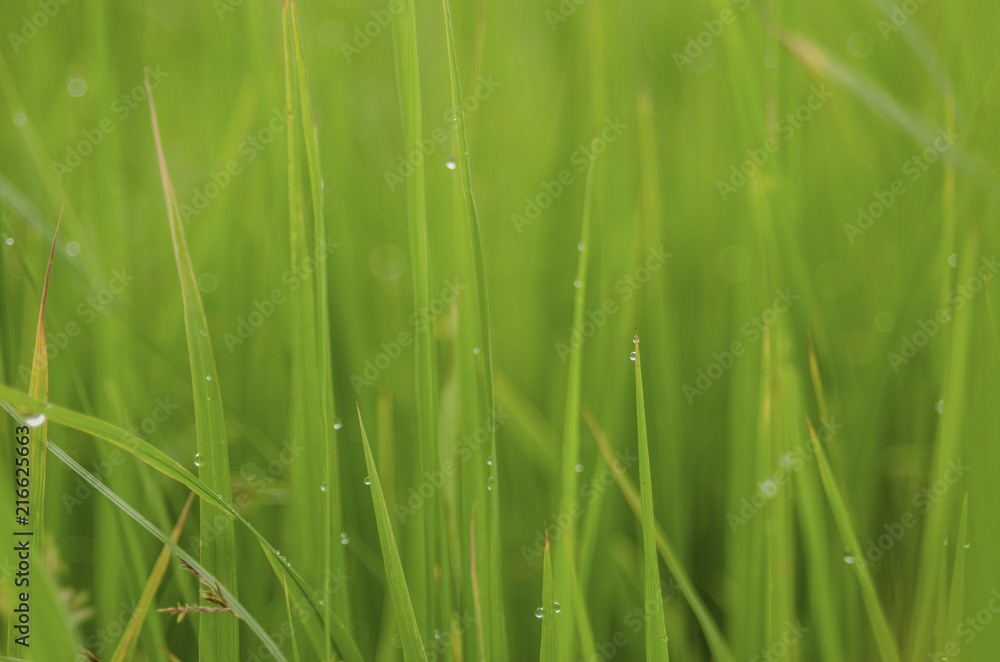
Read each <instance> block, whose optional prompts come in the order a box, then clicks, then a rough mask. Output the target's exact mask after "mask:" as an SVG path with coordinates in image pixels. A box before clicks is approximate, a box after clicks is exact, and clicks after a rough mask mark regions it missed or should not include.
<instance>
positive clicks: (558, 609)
mask: <svg viewBox="0 0 1000 662" xmlns="http://www.w3.org/2000/svg"><path fill="white" fill-rule="evenodd" d="M552 607H553V609H552V611H554V612H555V613H557V614H558V613H559V612H561V611H562V607H561V606H560V605H559V603H558V602H553V603H552Z"/></svg>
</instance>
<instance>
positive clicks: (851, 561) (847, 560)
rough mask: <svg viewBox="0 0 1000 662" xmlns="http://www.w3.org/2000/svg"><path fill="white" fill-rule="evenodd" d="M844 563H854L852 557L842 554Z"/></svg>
mask: <svg viewBox="0 0 1000 662" xmlns="http://www.w3.org/2000/svg"><path fill="white" fill-rule="evenodd" d="M844 563H846V564H848V565H851V564H852V563H854V557H853V556H851V555H850V554H844Z"/></svg>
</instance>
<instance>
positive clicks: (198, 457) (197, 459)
mask: <svg viewBox="0 0 1000 662" xmlns="http://www.w3.org/2000/svg"><path fill="white" fill-rule="evenodd" d="M194 466H196V467H200V466H201V455H199V454H198V453H195V454H194Z"/></svg>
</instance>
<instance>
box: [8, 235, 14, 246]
mask: <svg viewBox="0 0 1000 662" xmlns="http://www.w3.org/2000/svg"><path fill="white" fill-rule="evenodd" d="M7 245H8V246H13V245H14V237H7Z"/></svg>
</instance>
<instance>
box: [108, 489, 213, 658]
mask: <svg viewBox="0 0 1000 662" xmlns="http://www.w3.org/2000/svg"><path fill="white" fill-rule="evenodd" d="M194 496H195V495H194V494H191V495H189V496H188V499H187V501H186V502H185V503H184V508H182V509H181V515H180V517H178V518H177V525H176V526H175V527H174V530H173V531H172V532H171V534H170V539H171V540H172V541H174V543H175V544H176V543H177V541H178V540H180V537H181V531H183V530H184V522H186V521H187V516H188V512H189V511H190V510H191V504H192V503H194ZM169 564H170V547H168V546H164V548H163V551H161V552H160V555H159V557H157V559H156V563H155V564H154V565H153V572H151V573H150V574H149V581H147V582H146V586H145V587H144V588H143V589H142V595H140V596H139V602H138V603H137V604H136V607H135V611H133V612H132V616H131V617H129V620H128V625H127V626H126V627H125V634H123V635H122V638H121V639H120V640H119V641H118V646H117V647H116V648H115V652H114V653H112V655H111V662H125V661H126V660H131V659H133V657H132V656H133V655H134V653H135V647H136V645H137V644H138V643H139V633H140V632H141V631H142V626H143V624H144V623H145V622H146V616H147V615H149V608H150V607H151V606H152V604H153V600H154V599H155V598H156V592H157V591H159V590H160V584H161V583H162V582H163V577H164V576H165V575H166V574H167V567H168V566H169Z"/></svg>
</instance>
